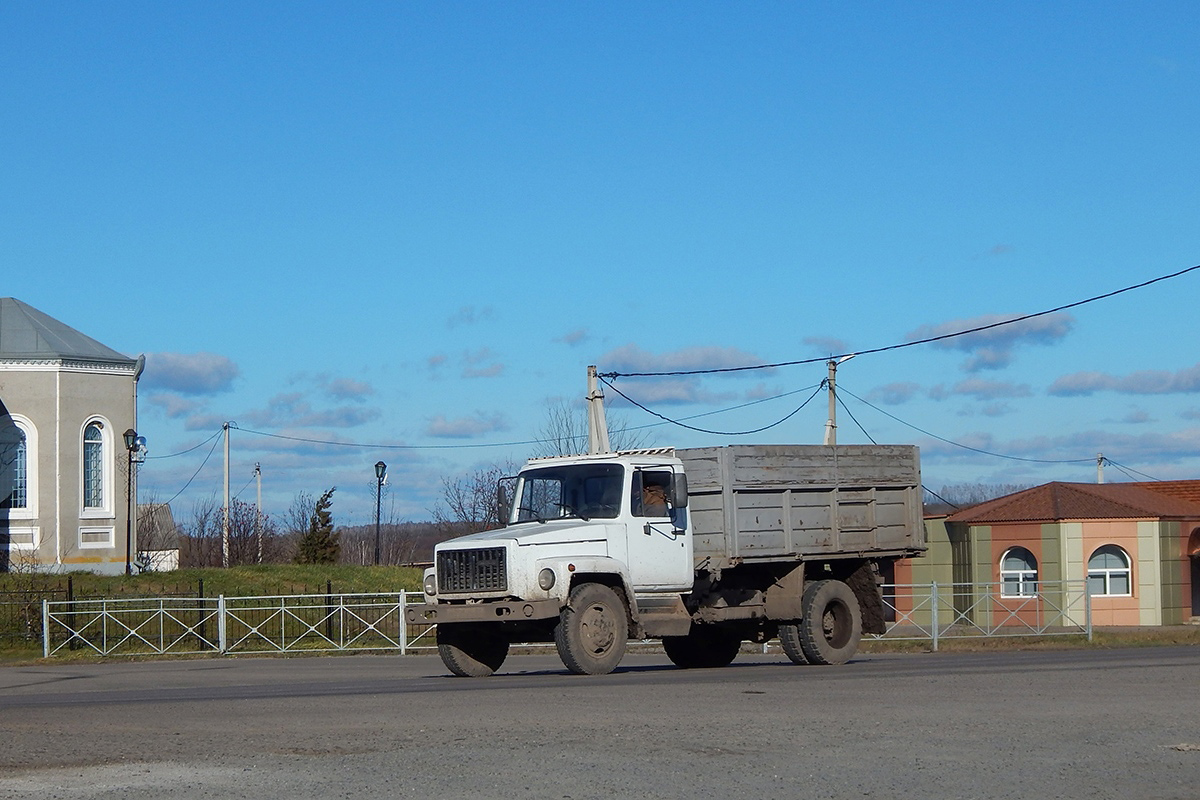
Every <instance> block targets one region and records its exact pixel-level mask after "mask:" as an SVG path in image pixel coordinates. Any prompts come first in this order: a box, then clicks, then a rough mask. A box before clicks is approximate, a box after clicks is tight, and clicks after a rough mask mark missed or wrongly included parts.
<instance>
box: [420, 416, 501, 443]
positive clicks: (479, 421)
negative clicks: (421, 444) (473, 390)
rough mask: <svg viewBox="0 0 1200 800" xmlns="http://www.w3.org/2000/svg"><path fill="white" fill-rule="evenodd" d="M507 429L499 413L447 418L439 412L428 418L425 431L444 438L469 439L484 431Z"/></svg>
mask: <svg viewBox="0 0 1200 800" xmlns="http://www.w3.org/2000/svg"><path fill="white" fill-rule="evenodd" d="M504 430H508V423H507V422H506V421H505V420H504V417H503V416H502V415H501V414H491V415H487V414H483V413H478V414H476V415H475V416H473V417H458V418H457V419H447V418H446V417H444V416H442V415H441V414H439V415H437V416H436V417H433V418H432V419H430V420H429V424H428V425H427V426H426V427H425V433H426V434H427V435H429V436H436V437H439V438H445V439H469V438H471V437H473V436H480V435H483V434H485V433H495V432H496V431H504Z"/></svg>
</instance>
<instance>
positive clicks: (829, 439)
mask: <svg viewBox="0 0 1200 800" xmlns="http://www.w3.org/2000/svg"><path fill="white" fill-rule="evenodd" d="M852 358H854V354H853V353H851V354H850V355H848V356H843V357H842V358H841V360H837V361H835V360H834V359H832V358H831V359H829V362H828V367H829V377H828V378H826V379H825V384H826V386H828V387H829V419H827V420H826V421H825V444H827V445H835V444H837V368H838V364H844V363H846V362H847V361H849V360H850V359H852Z"/></svg>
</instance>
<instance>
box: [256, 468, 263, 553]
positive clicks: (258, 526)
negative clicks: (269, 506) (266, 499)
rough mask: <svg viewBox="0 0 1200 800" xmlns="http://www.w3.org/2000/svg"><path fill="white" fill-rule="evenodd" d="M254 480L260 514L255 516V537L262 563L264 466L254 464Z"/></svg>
mask: <svg viewBox="0 0 1200 800" xmlns="http://www.w3.org/2000/svg"><path fill="white" fill-rule="evenodd" d="M254 479H255V481H257V483H258V513H257V514H256V515H255V516H254V537H255V539H257V540H258V561H257V562H256V563H258V564H261V563H262V464H260V463H258V462H257V461H255V462H254Z"/></svg>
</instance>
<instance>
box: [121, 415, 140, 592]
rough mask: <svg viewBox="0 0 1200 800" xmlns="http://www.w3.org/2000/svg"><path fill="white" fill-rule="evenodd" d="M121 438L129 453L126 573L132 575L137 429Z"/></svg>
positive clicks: (126, 507)
mask: <svg viewBox="0 0 1200 800" xmlns="http://www.w3.org/2000/svg"><path fill="white" fill-rule="evenodd" d="M121 438H122V439H124V440H125V452H126V454H127V455H128V461H127V466H128V470H127V473H128V474H127V483H126V492H125V497H126V506H125V574H126V575H132V574H133V566H132V562H131V560H130V559H131V553H130V551H131V550H132V549H133V453H134V451H135V450H137V447H138V435H137V431H135V430H134V429H133V428H130V429H129V430H127V431H125V433H123V434H121Z"/></svg>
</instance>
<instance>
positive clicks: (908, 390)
mask: <svg viewBox="0 0 1200 800" xmlns="http://www.w3.org/2000/svg"><path fill="white" fill-rule="evenodd" d="M920 391H921V387H920V385H919V384H916V383H911V382H908V381H900V382H897V383H889V384H886V385H884V386H877V387H875V388H874V389H872V390H871V391H870V393H869V394H868V395H867V400H868V401H870V402H872V403H882V404H883V405H885V406H898V405H900V404H902V403H907V402H908V401H909V400H911V399H912V398H913V397H915V396H916V395H917V393H918V392H920Z"/></svg>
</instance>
